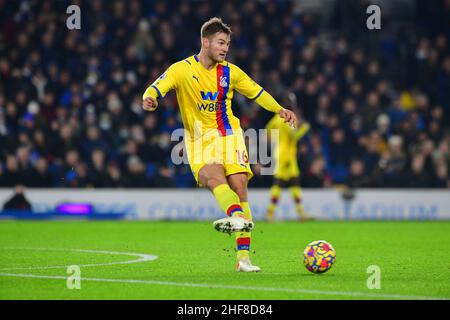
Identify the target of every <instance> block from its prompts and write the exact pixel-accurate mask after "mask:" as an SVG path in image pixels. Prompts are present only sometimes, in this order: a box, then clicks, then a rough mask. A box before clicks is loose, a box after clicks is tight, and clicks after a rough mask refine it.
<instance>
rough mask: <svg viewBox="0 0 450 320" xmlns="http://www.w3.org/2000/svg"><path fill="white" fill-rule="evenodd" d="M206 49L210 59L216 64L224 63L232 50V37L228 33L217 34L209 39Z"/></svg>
mask: <svg viewBox="0 0 450 320" xmlns="http://www.w3.org/2000/svg"><path fill="white" fill-rule="evenodd" d="M207 42H208V44H207V48H206V52H207V53H208V57H209V58H210V59H211V60H213V61H215V62H222V61H224V60H225V57H226V55H227V53H228V49H229V48H230V42H231V37H230V35H228V34H226V33H222V32H219V33H216V34H215V35H214V36H213V37H211V39H209V40H208V41H207Z"/></svg>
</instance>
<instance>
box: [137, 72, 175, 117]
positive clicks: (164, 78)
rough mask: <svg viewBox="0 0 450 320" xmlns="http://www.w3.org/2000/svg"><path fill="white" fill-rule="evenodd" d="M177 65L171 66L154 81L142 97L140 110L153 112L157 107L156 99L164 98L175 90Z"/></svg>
mask: <svg viewBox="0 0 450 320" xmlns="http://www.w3.org/2000/svg"><path fill="white" fill-rule="evenodd" d="M179 69H180V68H179V64H178V63H175V64H173V65H171V66H170V67H169V68H168V69H167V70H166V72H164V73H163V74H162V75H161V76H160V77H159V78H158V79H156V80H155V82H153V83H152V84H151V85H150V86H149V87H148V88H147V90H145V92H144V94H143V95H142V100H143V101H142V108H143V109H144V110H146V111H154V110H156V108H157V107H158V99H159V98H164V97H165V95H166V94H167V92H169V91H170V90H172V89H176V88H177V83H178V78H179V72H180V70H179Z"/></svg>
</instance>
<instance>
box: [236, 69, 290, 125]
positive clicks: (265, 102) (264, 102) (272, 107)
mask: <svg viewBox="0 0 450 320" xmlns="http://www.w3.org/2000/svg"><path fill="white" fill-rule="evenodd" d="M232 72H233V73H234V74H235V75H236V77H235V83H234V86H235V88H236V91H237V92H239V93H241V94H243V95H244V96H246V97H247V98H249V99H251V100H255V102H256V103H257V104H259V105H260V106H261V107H263V108H264V109H266V110H268V111H271V112H273V113H276V114H279V115H280V117H281V118H283V119H284V122H288V123H289V125H290V126H292V127H295V126H296V125H297V118H296V116H295V114H294V112H292V111H291V110H288V109H285V108H283V107H282V106H280V104H279V103H278V102H277V101H276V100H275V99H274V98H273V97H272V96H271V95H270V94H269V93H268V92H267V91H265V90H264V89H263V88H262V87H261V86H260V85H259V84H257V83H256V82H255V81H253V80H252V79H251V78H250V77H249V76H248V75H247V74H246V73H245V72H244V71H242V70H241V69H240V68H239V67H237V66H233V71H232Z"/></svg>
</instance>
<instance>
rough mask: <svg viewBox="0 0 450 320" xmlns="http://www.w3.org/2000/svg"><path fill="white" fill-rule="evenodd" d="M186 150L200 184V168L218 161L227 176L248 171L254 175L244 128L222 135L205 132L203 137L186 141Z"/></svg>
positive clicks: (250, 174)
mask: <svg viewBox="0 0 450 320" xmlns="http://www.w3.org/2000/svg"><path fill="white" fill-rule="evenodd" d="M185 146H186V151H187V158H188V161H189V165H190V167H191V170H192V174H193V175H194V177H195V180H196V181H197V183H198V185H199V186H202V185H201V184H200V182H199V180H198V173H199V171H200V169H201V168H202V167H203V166H204V165H207V164H212V163H218V164H222V165H223V167H224V168H225V176H229V175H231V174H235V173H240V172H243V173H247V178H248V180H250V179H251V178H252V177H253V173H252V170H251V169H250V164H249V159H248V152H247V147H246V146H245V141H244V136H243V132H242V130H233V134H230V135H227V136H223V137H222V136H220V135H219V134H218V133H213V134H205V135H204V136H202V138H201V139H197V140H196V141H193V142H189V143H188V142H186V145H185Z"/></svg>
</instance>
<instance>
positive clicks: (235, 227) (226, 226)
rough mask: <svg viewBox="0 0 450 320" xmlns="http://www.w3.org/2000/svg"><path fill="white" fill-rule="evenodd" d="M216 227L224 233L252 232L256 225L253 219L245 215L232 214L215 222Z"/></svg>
mask: <svg viewBox="0 0 450 320" xmlns="http://www.w3.org/2000/svg"><path fill="white" fill-rule="evenodd" d="M213 226H214V229H216V230H217V231H220V232H224V233H232V232H238V231H239V232H250V231H252V230H253V228H254V227H255V224H254V223H253V221H252V220H249V219H246V218H244V217H243V216H238V215H235V216H232V217H227V218H223V219H219V220H216V221H214V222H213Z"/></svg>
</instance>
